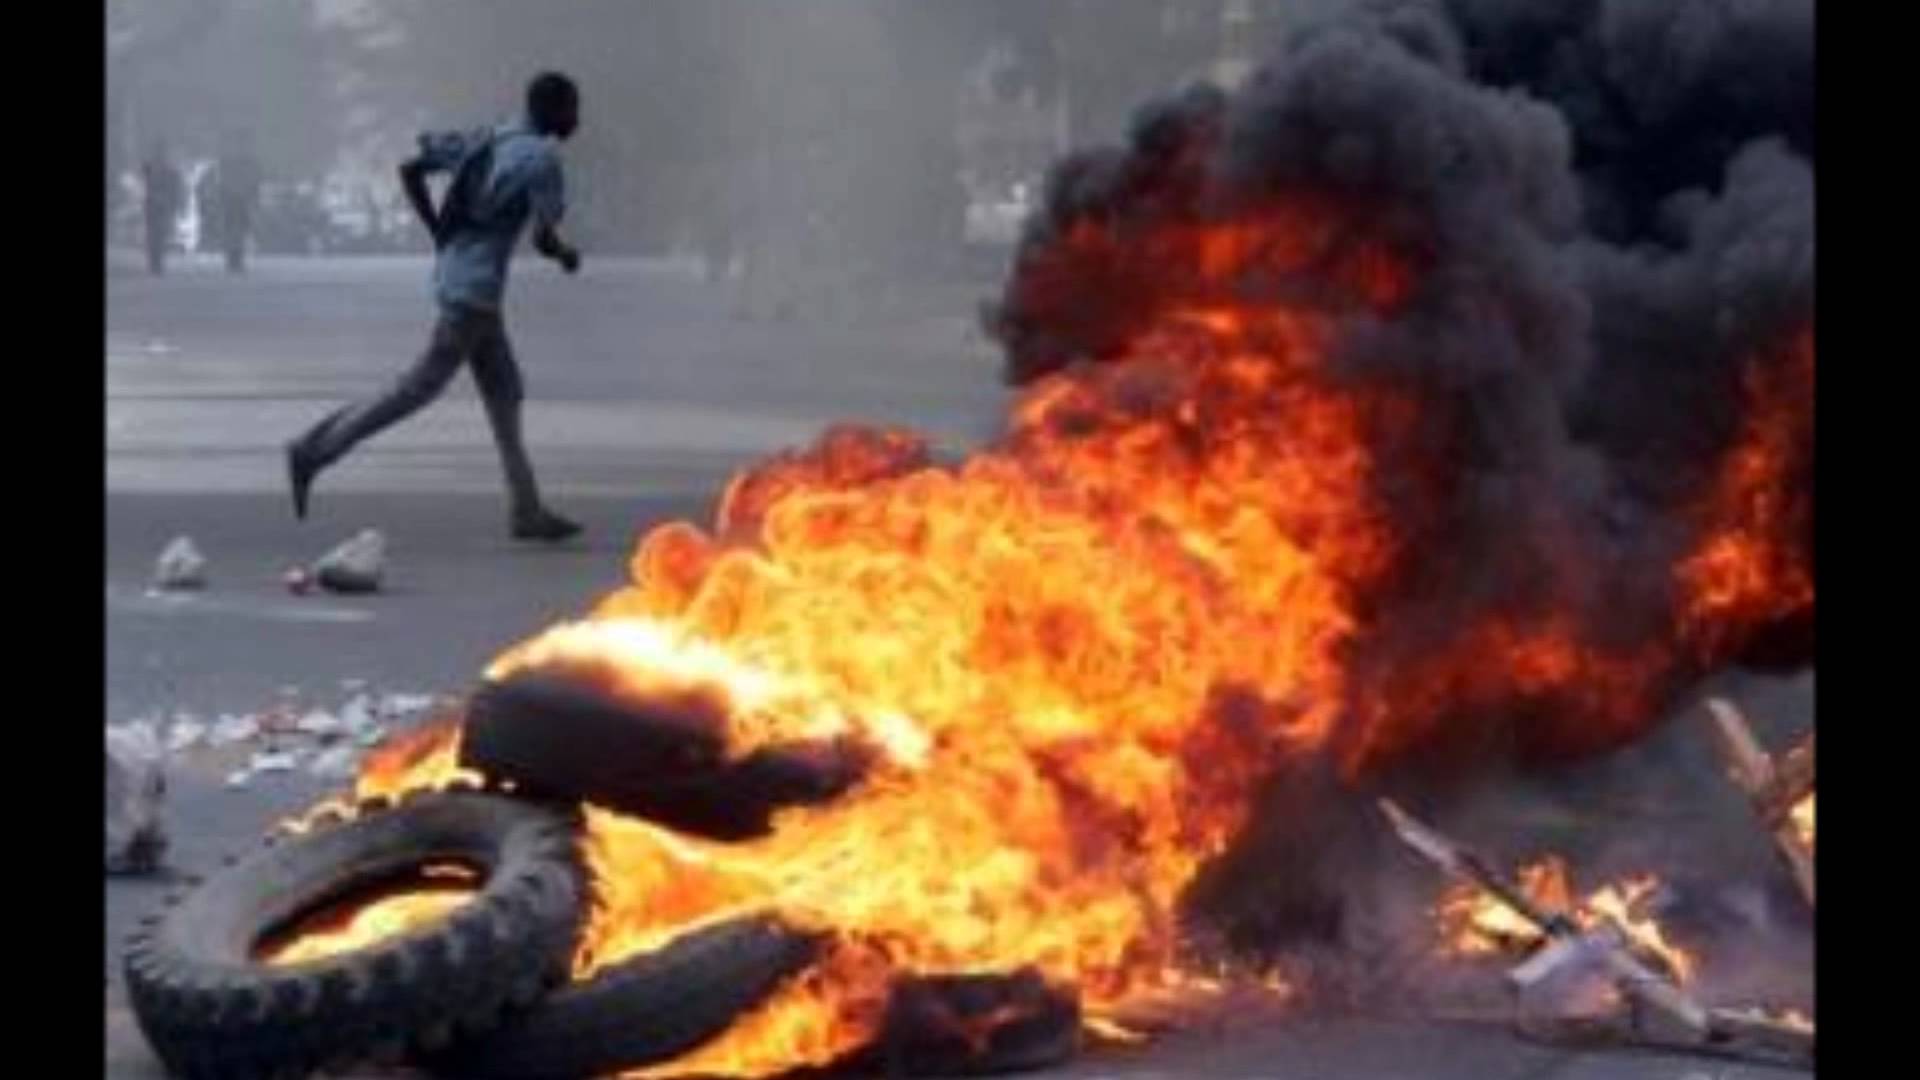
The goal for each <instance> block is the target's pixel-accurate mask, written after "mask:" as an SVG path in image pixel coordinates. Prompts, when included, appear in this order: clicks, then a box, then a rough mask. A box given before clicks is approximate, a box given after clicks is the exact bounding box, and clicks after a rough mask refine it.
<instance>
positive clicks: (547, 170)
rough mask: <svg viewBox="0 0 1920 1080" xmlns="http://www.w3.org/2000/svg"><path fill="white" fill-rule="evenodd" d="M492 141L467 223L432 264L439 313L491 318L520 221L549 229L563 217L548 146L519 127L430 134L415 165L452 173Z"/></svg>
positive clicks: (555, 160) (561, 185) (560, 184)
mask: <svg viewBox="0 0 1920 1080" xmlns="http://www.w3.org/2000/svg"><path fill="white" fill-rule="evenodd" d="M488 139H492V140H494V146H493V164H492V168H491V170H490V171H489V172H488V175H487V178H486V181H485V183H483V184H482V185H481V186H480V196H479V198H478V200H477V201H476V204H475V205H474V207H473V208H472V209H473V212H474V216H475V217H476V218H477V219H478V220H479V221H480V222H481V224H478V225H472V226H469V227H467V228H464V229H462V230H461V232H460V234H459V235H457V236H455V237H453V238H452V239H451V240H450V241H449V242H448V243H447V245H446V246H445V247H444V248H442V249H441V250H440V254H439V257H438V258H437V259H436V260H435V263H434V275H433V279H434V295H435V297H436V298H437V299H438V300H439V302H440V304H441V306H443V307H467V308H476V309H479V310H481V311H498V310H499V309H500V300H501V297H502V295H503V294H504V293H505V292H506V287H507V263H508V262H509V261H510V260H511V259H512V258H513V251H514V248H515V247H517V246H518V245H519V242H520V234H521V232H522V231H523V230H524V229H525V228H526V225H527V219H528V218H529V217H531V218H533V219H534V221H535V222H536V223H538V224H539V225H543V226H547V227H552V226H555V225H558V224H559V223H560V219H561V217H562V216H563V215H564V214H565V213H566V188H565V182H564V178H563V177H562V176H561V172H560V156H559V154H558V153H556V152H555V144H554V140H553V139H551V138H549V137H547V136H544V135H539V134H536V133H535V132H534V131H533V130H532V129H531V128H530V127H528V125H527V124H526V123H525V122H520V123H513V124H505V125H502V126H500V127H497V128H492V129H488V128H476V129H474V130H471V131H437V132H435V131H430V132H426V133H424V134H422V135H421V136H420V140H419V142H420V162H421V164H422V165H423V166H424V167H425V170H426V172H427V174H428V175H432V174H434V173H441V172H446V173H451V172H452V171H453V170H455V169H456V168H458V167H459V165H460V162H461V161H462V160H464V159H465V158H466V156H467V154H468V152H469V151H471V150H474V149H478V148H479V147H480V146H481V145H483V144H484V143H485V142H486V140H488Z"/></svg>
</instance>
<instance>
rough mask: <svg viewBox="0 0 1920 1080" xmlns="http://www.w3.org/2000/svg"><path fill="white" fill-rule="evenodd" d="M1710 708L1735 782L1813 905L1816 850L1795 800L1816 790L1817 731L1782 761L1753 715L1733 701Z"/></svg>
mask: <svg viewBox="0 0 1920 1080" xmlns="http://www.w3.org/2000/svg"><path fill="white" fill-rule="evenodd" d="M1707 711H1708V714H1709V719H1710V721H1711V723H1712V726H1713V730H1714V733H1715V734H1716V735H1717V736H1718V739H1717V743H1718V745H1719V747H1720V753H1721V756H1722V757H1723V758H1725V759H1726V762H1727V766H1728V769H1729V771H1730V772H1731V773H1732V776H1733V782H1734V783H1735V784H1737V785H1739V787H1740V790H1741V791H1742V792H1744V793H1745V794H1746V796H1747V801H1748V803H1749V805H1751V806H1752V807H1753V812H1754V816H1755V817H1757V818H1758V819H1759V820H1760V823H1761V824H1762V825H1763V826H1764V827H1765V828H1766V829H1767V830H1768V831H1769V832H1771V833H1772V834H1773V841H1774V846H1775V847H1776V848H1778V849H1779V851H1780V854H1781V857H1783V858H1784V859H1786V861H1787V866H1788V868H1789V869H1790V870H1792V872H1793V879H1794V882H1795V883H1796V884H1798V885H1799V886H1800V894H1801V895H1802V896H1805V897H1806V898H1807V903H1808V904H1809V905H1811V904H1812V903H1813V902H1814V892H1813V852H1811V851H1809V850H1807V847H1806V845H1804V844H1802V843H1801V842H1800V830H1799V829H1797V828H1795V827H1794V824H1793V821H1792V820H1791V818H1790V817H1789V815H1790V813H1791V811H1792V810H1793V806H1794V804H1795V803H1798V802H1799V801H1800V800H1801V799H1802V798H1804V797H1805V796H1806V795H1807V794H1808V793H1809V792H1811V791H1812V790H1813V736H1812V735H1811V734H1809V735H1808V736H1807V737H1806V739H1805V740H1803V742H1802V743H1801V744H1800V745H1799V746H1796V747H1795V748H1794V749H1793V750H1791V751H1789V752H1788V753H1787V755H1786V756H1785V758H1784V759H1783V760H1782V762H1781V763H1780V764H1778V765H1776V764H1775V762H1774V759H1773V757H1772V756H1771V755H1769V754H1768V753H1767V752H1766V751H1765V750H1763V749H1761V747H1760V742H1759V740H1758V739H1755V738H1754V736H1753V728H1752V726H1751V725H1749V724H1748V723H1747V718H1746V717H1745V716H1743V715H1741V713H1740V710H1739V709H1737V708H1735V707H1734V704H1733V703H1732V702H1731V701H1727V700H1726V699H1724V698H1709V699H1708V700H1707Z"/></svg>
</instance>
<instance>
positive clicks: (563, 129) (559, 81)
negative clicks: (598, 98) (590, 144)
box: [527, 71, 580, 139]
mask: <svg viewBox="0 0 1920 1080" xmlns="http://www.w3.org/2000/svg"><path fill="white" fill-rule="evenodd" d="M527 119H528V121H530V122H531V123H532V124H533V129H534V130H535V131H537V132H539V133H540V134H542V135H552V136H555V137H556V138H561V139H565V138H567V137H569V136H571V135H572V134H573V130H574V129H575V128H577V127H579V126H580V88H579V87H577V86H575V85H574V84H573V80H572V79H569V78H567V77H566V76H565V75H562V74H560V73H559V72H557V71H549V72H545V73H543V74H540V75H537V76H535V77H534V80H533V81H532V82H531V83H528V84H527Z"/></svg>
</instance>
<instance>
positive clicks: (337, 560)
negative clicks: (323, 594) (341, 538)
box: [313, 529, 387, 593]
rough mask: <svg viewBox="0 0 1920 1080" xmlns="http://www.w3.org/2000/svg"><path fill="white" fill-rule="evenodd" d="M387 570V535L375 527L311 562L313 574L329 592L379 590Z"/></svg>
mask: <svg viewBox="0 0 1920 1080" xmlns="http://www.w3.org/2000/svg"><path fill="white" fill-rule="evenodd" d="M386 569H387V538H386V537H385V536H383V535H381V533H380V530H378V529H362V530H361V531H360V533H359V534H358V535H356V536H355V537H354V538H353V539H351V540H348V541H347V542H346V543H344V544H341V545H340V546H339V547H337V548H334V549H333V550H332V551H329V552H327V553H326V554H325V555H322V556H321V557H320V559H319V561H318V562H316V563H314V564H313V577H314V580H316V581H318V582H319V583H320V587H321V588H323V589H326V590H328V591H329V592H337V593H370V592H378V591H379V590H380V583H381V581H382V579H383V578H384V577H385V576H386Z"/></svg>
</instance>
